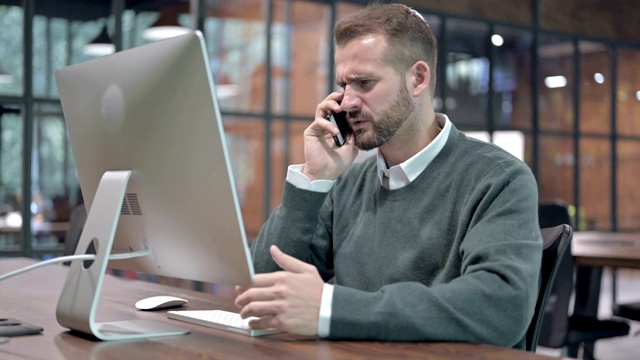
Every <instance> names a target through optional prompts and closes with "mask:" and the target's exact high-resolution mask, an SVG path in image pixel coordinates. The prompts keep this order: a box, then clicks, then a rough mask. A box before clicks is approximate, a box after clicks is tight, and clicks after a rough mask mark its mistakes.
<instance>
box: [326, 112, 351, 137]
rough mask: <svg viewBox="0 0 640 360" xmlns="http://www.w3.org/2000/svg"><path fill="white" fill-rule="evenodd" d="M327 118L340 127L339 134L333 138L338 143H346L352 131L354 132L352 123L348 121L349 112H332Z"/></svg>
mask: <svg viewBox="0 0 640 360" xmlns="http://www.w3.org/2000/svg"><path fill="white" fill-rule="evenodd" d="M327 118H328V119H329V121H331V123H332V124H333V125H334V126H336V127H337V128H338V130H340V133H339V134H338V135H334V136H333V140H334V141H335V142H336V145H338V146H342V145H344V144H345V143H346V142H347V141H348V140H349V137H351V133H352V132H353V130H352V129H351V125H349V121H347V112H346V111H343V112H339V113H333V112H332V113H331V114H329V116H328V117H327Z"/></svg>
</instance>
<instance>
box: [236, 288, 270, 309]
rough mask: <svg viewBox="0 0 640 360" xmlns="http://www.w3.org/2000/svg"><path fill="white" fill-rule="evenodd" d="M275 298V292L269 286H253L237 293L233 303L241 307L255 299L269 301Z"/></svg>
mask: <svg viewBox="0 0 640 360" xmlns="http://www.w3.org/2000/svg"><path fill="white" fill-rule="evenodd" d="M277 298H278V294H277V292H276V291H274V289H273V288H271V287H265V288H253V289H249V290H247V291H245V292H244V293H242V294H240V295H238V296H237V297H236V300H235V302H234V303H235V304H236V306H239V307H243V306H246V305H247V304H250V303H252V302H255V301H270V300H274V299H277Z"/></svg>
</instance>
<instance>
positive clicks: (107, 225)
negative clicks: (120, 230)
mask: <svg viewBox="0 0 640 360" xmlns="http://www.w3.org/2000/svg"><path fill="white" fill-rule="evenodd" d="M131 173H132V171H131V170H118V171H107V172H106V173H105V174H104V175H103V176H102V179H100V184H99V185H98V189H97V191H96V194H95V197H94V199H93V204H92V205H91V209H90V211H89V212H88V215H87V221H86V223H85V226H84V229H83V231H82V235H80V240H79V242H78V245H77V247H76V251H75V255H83V254H86V253H87V252H88V249H89V248H91V247H93V248H95V251H96V258H95V260H91V261H74V262H72V263H71V266H70V268H69V274H68V275H67V279H66V281H65V284H64V287H63V289H62V293H61V294H60V298H59V300H58V306H57V308H56V318H57V320H58V323H59V324H60V325H62V326H64V327H67V328H69V329H71V330H75V331H79V332H82V333H85V334H89V335H92V336H94V337H96V338H98V339H100V340H107V341H111V340H132V339H144V338H151V337H160V336H173V335H184V334H188V333H189V330H187V329H184V328H180V327H177V326H172V325H167V324H164V323H162V322H155V321H150V320H128V321H116V322H106V323H96V322H95V314H96V310H97V307H98V299H99V298H100V293H101V291H102V283H103V280H104V277H105V273H106V270H107V263H108V262H109V256H110V255H111V248H112V245H113V239H114V237H115V232H116V228H117V226H118V220H119V219H120V211H121V209H122V203H123V200H124V195H125V192H126V189H127V185H128V183H129V179H130V178H131Z"/></svg>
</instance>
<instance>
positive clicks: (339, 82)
mask: <svg viewBox="0 0 640 360" xmlns="http://www.w3.org/2000/svg"><path fill="white" fill-rule="evenodd" d="M367 78H369V76H368V75H365V74H351V75H347V76H346V79H344V81H342V80H341V79H336V84H337V85H338V86H342V85H344V84H346V83H350V82H354V81H358V80H362V79H367Z"/></svg>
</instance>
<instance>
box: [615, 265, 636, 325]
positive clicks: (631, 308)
mask: <svg viewBox="0 0 640 360" xmlns="http://www.w3.org/2000/svg"><path fill="white" fill-rule="evenodd" d="M611 271H612V278H613V281H612V283H611V284H612V289H611V300H612V301H611V311H612V312H613V315H615V316H618V317H622V318H625V319H629V320H633V321H640V301H635V302H629V303H618V301H617V299H616V294H617V292H618V289H617V286H616V284H617V276H616V269H611ZM634 335H635V336H637V335H640V331H638V332H636V333H635V334H634Z"/></svg>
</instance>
